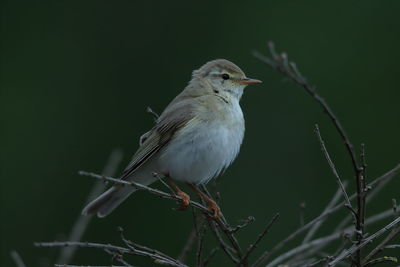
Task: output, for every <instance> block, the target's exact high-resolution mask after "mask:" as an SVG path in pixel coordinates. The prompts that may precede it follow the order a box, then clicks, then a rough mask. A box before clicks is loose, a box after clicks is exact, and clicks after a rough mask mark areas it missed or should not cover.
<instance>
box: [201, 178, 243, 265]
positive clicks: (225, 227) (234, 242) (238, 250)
mask: <svg viewBox="0 0 400 267" xmlns="http://www.w3.org/2000/svg"><path fill="white" fill-rule="evenodd" d="M202 189H203V191H204V192H205V193H206V194H207V195H208V196H209V197H211V194H210V192H209V191H208V190H207V187H206V186H205V185H202ZM215 222H216V223H217V225H218V226H219V227H220V229H221V230H222V231H223V232H224V234H225V236H226V237H227V238H228V240H229V242H230V243H231V245H232V247H233V248H234V250H235V253H236V255H237V257H238V258H239V259H241V258H242V256H243V252H242V248H241V247H240V244H239V242H238V240H237V239H236V237H235V235H234V233H232V232H231V227H230V226H229V225H228V224H227V222H226V219H225V217H224V215H223V214H222V215H221V219H219V220H216V221H215ZM243 265H245V266H247V262H246V261H244V262H243Z"/></svg>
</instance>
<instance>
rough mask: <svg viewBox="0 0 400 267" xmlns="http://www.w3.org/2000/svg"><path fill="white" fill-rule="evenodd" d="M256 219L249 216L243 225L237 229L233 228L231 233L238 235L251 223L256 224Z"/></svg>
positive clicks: (239, 225) (237, 226)
mask: <svg viewBox="0 0 400 267" xmlns="http://www.w3.org/2000/svg"><path fill="white" fill-rule="evenodd" d="M255 220H256V219H255V218H254V217H253V216H249V217H247V218H246V219H244V221H243V223H241V224H238V225H236V226H235V227H233V228H231V229H230V230H229V231H230V232H231V233H237V232H238V231H239V230H240V229H243V228H245V227H246V226H247V225H249V224H250V223H252V222H254V221H255Z"/></svg>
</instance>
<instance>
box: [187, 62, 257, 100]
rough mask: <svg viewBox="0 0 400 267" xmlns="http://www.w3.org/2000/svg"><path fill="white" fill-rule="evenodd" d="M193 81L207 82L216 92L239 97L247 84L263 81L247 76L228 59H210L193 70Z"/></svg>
mask: <svg viewBox="0 0 400 267" xmlns="http://www.w3.org/2000/svg"><path fill="white" fill-rule="evenodd" d="M192 81H197V82H199V81H200V82H203V83H206V84H207V85H209V86H211V88H212V90H213V91H214V93H228V94H231V95H233V96H235V97H237V98H238V99H240V97H241V96H242V94H243V89H244V88H245V87H246V86H247V85H249V84H257V83H261V81H260V80H256V79H251V78H248V77H246V75H245V74H244V72H243V71H242V70H241V69H240V68H239V67H238V66H236V65H235V64H234V63H232V62H230V61H228V60H226V59H216V60H212V61H209V62H207V63H206V64H205V65H203V66H202V67H201V68H200V69H198V70H195V71H193V79H192Z"/></svg>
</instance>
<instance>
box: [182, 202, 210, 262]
mask: <svg viewBox="0 0 400 267" xmlns="http://www.w3.org/2000/svg"><path fill="white" fill-rule="evenodd" d="M192 212H193V227H192V230H191V231H190V234H189V237H188V238H187V240H186V242H185V245H184V246H183V248H182V251H181V252H180V253H179V256H178V258H177V259H178V260H179V261H180V262H185V260H186V257H187V255H188V254H189V252H190V250H191V249H192V248H193V245H194V240H195V239H196V237H197V236H198V227H197V225H199V224H203V223H204V217H203V216H198V217H197V218H196V216H195V211H194V209H192Z"/></svg>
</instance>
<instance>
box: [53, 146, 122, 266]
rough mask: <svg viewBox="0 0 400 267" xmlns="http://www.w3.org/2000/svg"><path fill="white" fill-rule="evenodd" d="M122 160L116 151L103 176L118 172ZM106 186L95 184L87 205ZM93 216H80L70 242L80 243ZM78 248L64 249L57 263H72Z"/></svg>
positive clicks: (70, 236) (72, 231) (116, 150)
mask: <svg viewBox="0 0 400 267" xmlns="http://www.w3.org/2000/svg"><path fill="white" fill-rule="evenodd" d="M121 160H122V151H121V150H120V149H114V150H113V151H112V152H111V154H110V156H109V158H108V160H107V163H106V164H105V167H104V169H103V171H102V174H103V175H107V176H112V175H114V174H115V172H116V171H117V168H118V165H119V164H120V162H121ZM105 187H106V185H105V184H104V183H101V182H97V183H95V184H94V186H93V188H92V190H91V191H90V193H89V196H88V198H87V203H89V202H90V201H92V200H93V199H94V198H95V197H97V196H98V195H100V193H102V192H103V191H104V189H105ZM92 218H93V216H83V215H81V214H80V215H79V217H78V218H77V220H76V221H75V223H74V225H73V226H72V229H71V232H70V234H69V237H68V239H67V240H69V241H80V240H81V238H82V236H83V234H84V233H85V231H86V229H87V227H88V226H89V223H90V221H91V220H92ZM76 249H77V247H75V246H68V247H64V248H62V249H61V251H60V255H59V257H58V259H57V261H56V262H58V263H59V264H67V263H70V262H71V260H72V259H73V257H74V254H75V252H76Z"/></svg>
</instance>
